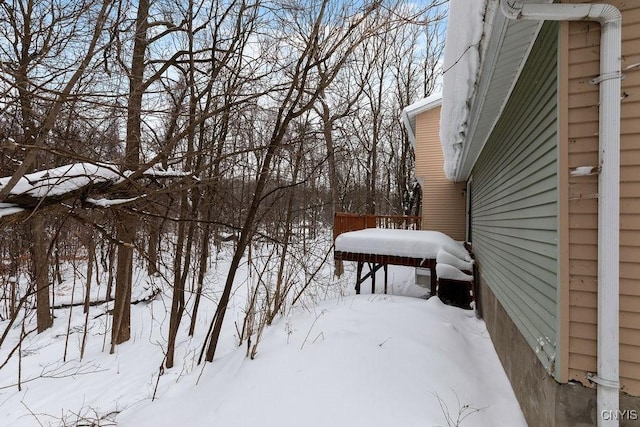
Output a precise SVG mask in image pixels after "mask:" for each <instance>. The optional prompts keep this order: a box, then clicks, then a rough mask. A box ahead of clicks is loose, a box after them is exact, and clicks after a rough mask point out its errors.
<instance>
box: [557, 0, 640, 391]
mask: <svg viewBox="0 0 640 427" xmlns="http://www.w3.org/2000/svg"><path fill="white" fill-rule="evenodd" d="M563 3H585V2H584V1H567V0H565V1H563ZM608 3H611V4H613V5H614V6H617V7H618V8H619V9H620V10H621V12H622V24H623V30H622V38H623V42H622V69H623V73H624V75H625V78H624V79H623V80H622V91H623V93H622V104H621V105H622V121H621V153H620V154H621V156H620V160H621V170H620V197H621V200H620V381H621V391H623V392H626V393H628V394H630V395H633V396H640V66H638V63H640V2H635V1H634V2H631V1H622V0H611V1H608ZM567 28H568V30H567V31H568V47H567V51H566V52H561V54H560V57H561V58H563V60H565V61H567V66H568V75H569V79H568V82H566V83H565V82H563V83H562V84H566V85H567V91H568V101H567V105H566V106H563V107H562V108H566V109H567V112H568V118H569V123H568V129H567V132H568V141H566V144H567V145H568V168H569V170H571V169H575V168H576V167H579V166H597V165H598V135H597V133H598V97H599V88H598V86H597V85H593V84H591V83H590V80H591V79H592V78H594V77H596V76H598V74H599V55H600V50H599V47H600V28H599V26H598V25H597V24H594V23H593V22H573V23H570V24H569V25H568V27H567ZM563 143H565V142H563ZM569 170H564V171H562V173H563V174H567V175H568V179H569V191H568V207H569V254H568V264H569V359H568V364H569V371H568V376H569V379H570V380H576V381H579V382H581V383H583V384H585V385H587V386H590V384H589V383H588V381H587V379H586V375H587V373H589V372H591V373H593V372H596V353H597V343H596V339H597V273H598V271H597V270H598V268H597V254H598V247H597V242H598V215H597V212H598V199H597V194H598V176H597V174H593V175H590V176H578V177H574V176H571V175H570V173H569Z"/></svg>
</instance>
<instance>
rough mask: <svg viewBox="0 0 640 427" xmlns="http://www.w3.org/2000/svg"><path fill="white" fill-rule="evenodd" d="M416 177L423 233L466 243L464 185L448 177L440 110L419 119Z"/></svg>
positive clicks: (430, 111)
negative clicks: (445, 236) (428, 232)
mask: <svg viewBox="0 0 640 427" xmlns="http://www.w3.org/2000/svg"><path fill="white" fill-rule="evenodd" d="M416 141H419V142H418V143H416V147H415V158H416V177H417V178H419V179H421V181H422V229H423V230H435V231H440V232H442V233H445V234H448V235H449V236H451V237H452V238H453V239H455V240H465V234H466V230H465V218H466V217H465V205H466V198H465V194H464V190H465V188H466V185H465V184H464V183H454V182H452V181H450V180H448V179H447V178H446V177H445V175H444V170H443V168H442V165H443V164H444V157H443V154H442V146H441V144H440V106H438V107H435V108H432V109H430V110H427V111H424V112H422V113H420V114H418V115H417V116H416Z"/></svg>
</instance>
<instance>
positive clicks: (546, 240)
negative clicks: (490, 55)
mask: <svg viewBox="0 0 640 427" xmlns="http://www.w3.org/2000/svg"><path fill="white" fill-rule="evenodd" d="M557 39H558V25H557V24H556V23H547V24H545V25H544V26H543V27H542V29H541V31H540V34H539V36H538V39H537V41H536V43H535V45H534V47H533V49H532V51H531V54H530V55H529V58H528V59H527V62H526V64H525V67H524V69H523V71H522V74H521V75H520V79H519V81H518V83H517V84H516V86H515V88H514V90H513V92H512V94H511V97H510V98H509V101H508V102H507V105H506V106H505V109H504V111H503V114H502V116H501V117H500V119H499V120H498V122H497V123H496V126H495V128H494V129H493V131H492V133H491V135H490V136H489V138H488V140H487V143H486V145H485V147H484V148H483V150H482V152H481V153H480V156H479V157H478V160H477V162H476V164H475V166H474V168H473V191H472V195H471V210H472V212H473V215H472V220H471V227H472V232H473V249H474V252H475V254H476V257H477V260H478V267H479V271H480V274H481V275H482V278H483V279H484V281H485V282H486V283H487V284H488V286H489V287H490V288H491V290H492V291H493V293H494V294H495V295H496V297H497V298H498V300H499V301H500V303H501V304H502V306H503V307H504V308H505V310H506V311H507V313H508V314H509V315H510V317H511V318H512V319H513V321H514V323H515V324H516V325H517V326H518V328H519V329H520V332H521V333H522V334H523V335H524V337H525V339H526V340H527V342H528V343H529V344H530V345H531V347H532V348H533V349H534V351H535V352H536V354H537V355H538V357H539V359H540V360H541V362H542V363H543V364H544V365H545V367H546V368H547V369H548V370H549V371H552V370H553V368H554V361H555V354H556V335H557V334H556V324H557V321H556V318H557V311H558V307H557V287H558V276H557V274H558V262H557V254H558V231H557V228H558V202H557V199H558V190H557V186H558V176H557V174H558V154H557V139H558V135H557V77H556V76H557Z"/></svg>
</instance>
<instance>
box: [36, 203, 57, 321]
mask: <svg viewBox="0 0 640 427" xmlns="http://www.w3.org/2000/svg"><path fill="white" fill-rule="evenodd" d="M32 227H33V228H32V229H31V232H32V233H33V263H34V276H35V277H34V279H35V283H36V317H37V324H38V333H40V332H43V331H45V330H47V329H49V328H50V327H51V325H53V318H52V317H51V301H50V299H49V263H48V259H47V245H46V241H45V229H44V218H43V217H42V216H41V215H35V216H34V218H33V224H32Z"/></svg>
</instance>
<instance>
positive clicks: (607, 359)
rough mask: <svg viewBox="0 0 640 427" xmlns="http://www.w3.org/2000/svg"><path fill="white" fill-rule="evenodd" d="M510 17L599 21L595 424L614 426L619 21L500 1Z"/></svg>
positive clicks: (604, 10)
mask: <svg viewBox="0 0 640 427" xmlns="http://www.w3.org/2000/svg"><path fill="white" fill-rule="evenodd" d="M500 4H501V9H502V12H503V13H504V15H505V16H506V17H508V18H511V19H531V20H550V21H598V22H599V23H600V24H601V33H602V34H601V39H600V76H599V77H598V78H597V79H595V80H594V83H596V84H600V126H599V127H600V132H599V152H600V173H599V177H598V180H599V181H598V193H599V197H598V373H597V376H596V377H592V378H591V380H592V381H593V382H595V383H597V385H598V409H597V411H598V412H597V414H596V416H597V417H598V425H599V426H605V425H606V426H613V425H615V426H617V425H618V421H617V418H618V417H617V415H618V413H619V412H618V410H619V389H620V383H619V366H618V365H619V360H620V358H619V286H620V285H619V275H620V271H619V245H620V80H621V78H622V74H621V58H622V52H621V49H622V17H621V14H620V11H619V10H618V9H617V8H616V7H614V6H611V5H608V4H575V5H574V4H528V3H527V4H523V3H521V1H514V0H500Z"/></svg>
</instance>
